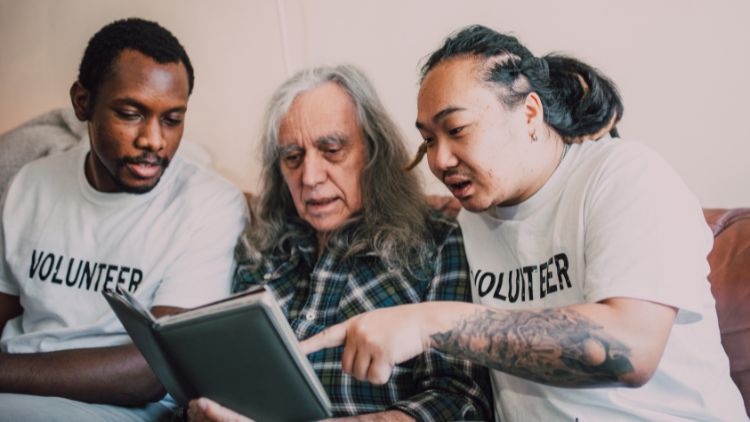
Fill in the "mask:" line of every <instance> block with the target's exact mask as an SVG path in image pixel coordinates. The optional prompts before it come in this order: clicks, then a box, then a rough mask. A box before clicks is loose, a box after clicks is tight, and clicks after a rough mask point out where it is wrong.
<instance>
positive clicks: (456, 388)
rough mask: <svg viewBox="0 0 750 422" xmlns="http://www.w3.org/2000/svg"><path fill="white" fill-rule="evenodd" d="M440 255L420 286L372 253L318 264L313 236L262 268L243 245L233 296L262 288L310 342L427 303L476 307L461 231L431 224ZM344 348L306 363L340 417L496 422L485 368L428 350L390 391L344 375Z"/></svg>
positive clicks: (404, 367) (402, 368)
mask: <svg viewBox="0 0 750 422" xmlns="http://www.w3.org/2000/svg"><path fill="white" fill-rule="evenodd" d="M428 222H429V227H430V230H431V232H432V233H433V236H434V238H435V243H436V245H437V251H436V255H435V260H434V267H433V268H430V269H428V270H427V273H431V274H430V276H427V277H424V279H422V280H420V279H417V278H416V277H414V276H412V275H410V274H406V273H404V272H400V271H396V270H388V269H387V268H386V267H385V265H384V264H383V263H382V262H381V260H380V259H379V258H378V257H377V255H376V254H374V253H364V254H358V255H356V256H353V257H349V258H346V259H343V257H342V256H337V255H336V254H334V253H331V252H330V251H328V250H324V251H323V252H322V253H321V255H320V257H319V258H318V259H317V260H316V255H317V250H316V247H317V243H316V238H315V234H314V232H312V230H311V232H310V236H309V238H308V239H307V240H306V241H305V242H300V243H299V244H296V245H293V246H292V248H291V252H290V253H288V254H284V256H272V257H264V258H263V259H264V260H263V262H262V265H260V267H259V269H256V270H254V271H253V270H251V269H249V267H248V265H247V260H243V258H242V257H243V256H246V255H243V251H242V245H243V242H240V243H239V246H238V251H237V256H238V264H239V265H238V268H237V272H236V274H235V279H234V286H233V290H234V291H241V290H245V289H247V288H249V287H251V286H254V285H258V284H263V285H265V286H266V287H267V288H269V289H270V290H271V291H272V292H273V293H274V294H275V296H276V298H277V300H278V301H279V304H280V305H281V308H282V309H283V311H284V313H285V315H286V317H287V319H288V321H289V323H290V324H291V326H292V329H293V330H294V332H295V334H296V335H297V338H299V339H305V338H307V337H310V336H312V335H314V334H316V333H318V332H320V331H322V330H324V329H325V328H327V327H329V326H331V325H334V324H337V323H339V322H342V321H345V320H347V319H349V318H350V317H353V316H355V315H358V314H361V313H363V312H367V311H370V310H373V309H377V308H383V307H388V306H395V305H400V304H408V303H417V302H423V301H435V300H441V301H442V300H447V301H470V300H471V292H470V287H469V280H468V264H467V262H466V257H465V255H464V249H463V239H462V237H461V231H460V228H459V227H458V224H457V223H455V222H454V221H450V220H446V219H444V218H442V217H440V216H438V215H437V214H435V215H432V216H430V217H429V219H428ZM342 353H343V347H337V348H330V349H325V350H321V351H318V352H316V353H313V354H311V355H309V356H308V358H309V359H310V362H311V363H312V367H313V369H314V370H315V372H316V374H317V375H318V377H319V378H320V380H321V383H322V384H323V387H324V388H325V390H326V392H327V393H328V396H329V398H330V399H331V403H332V404H333V413H334V415H335V416H351V415H358V414H364V413H372V412H379V411H383V410H387V409H398V410H401V411H403V412H405V413H407V414H409V415H411V416H412V417H414V418H415V419H417V420H420V421H449V420H450V421H455V420H465V419H472V420H477V419H480V420H490V419H491V412H492V410H491V406H490V402H489V400H490V397H491V390H490V384H489V377H488V373H487V371H486V369H485V368H483V367H480V366H476V365H474V364H472V363H470V362H468V361H466V360H463V359H459V358H455V357H452V356H448V355H445V354H443V353H441V352H438V351H436V350H430V351H428V352H427V353H424V354H422V355H420V356H418V357H416V358H414V359H411V360H409V361H407V362H404V363H402V364H400V365H397V366H396V367H395V368H394V371H393V374H392V375H391V378H390V379H389V380H388V382H387V383H385V384H384V385H373V384H370V383H368V382H361V381H357V380H356V379H354V378H352V377H351V376H349V375H348V374H345V373H344V372H343V371H342V370H341V357H342Z"/></svg>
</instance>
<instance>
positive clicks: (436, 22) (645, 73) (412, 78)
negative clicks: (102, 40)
mask: <svg viewBox="0 0 750 422" xmlns="http://www.w3.org/2000/svg"><path fill="white" fill-rule="evenodd" d="M127 16H141V17H145V18H149V19H154V20H157V21H159V22H161V23H162V24H163V25H164V26H166V27H167V28H169V29H170V30H172V31H173V32H174V33H175V34H176V35H177V36H178V38H180V40H181V41H182V42H183V44H184V45H185V47H186V48H187V50H188V53H189V54H190V56H191V59H192V60H193V64H194V66H195V68H196V88H195V92H194V94H193V97H192V99H191V101H190V112H189V114H188V127H187V130H186V135H185V136H186V138H189V139H191V140H192V141H194V142H197V143H200V144H202V145H204V146H205V147H206V148H207V149H208V150H209V151H210V153H211V155H212V156H213V159H214V162H215V164H216V167H217V168H218V169H219V170H220V171H221V172H222V173H223V174H224V175H226V176H227V177H228V178H229V179H230V180H232V181H234V182H235V183H237V184H238V185H239V186H241V187H242V188H244V189H249V190H255V189H256V182H257V177H258V172H257V167H258V166H257V161H256V159H255V158H254V157H255V144H256V140H257V134H258V132H259V125H260V121H261V118H262V113H263V106H264V104H265V102H266V101H267V99H268V97H269V96H270V94H271V92H272V90H273V89H274V87H275V86H276V85H278V84H279V83H280V82H281V81H283V80H284V79H285V77H286V76H288V75H289V74H290V72H293V71H295V70H298V69H300V68H302V67H305V66H310V65H316V64H337V63H342V62H349V63H353V64H356V65H358V66H360V67H361V68H363V69H364V70H365V71H366V72H367V73H368V74H369V75H370V77H371V78H372V80H373V82H374V83H375V85H376V87H377V88H378V90H379V92H380V94H381V96H382V99H383V101H384V102H385V103H386V105H387V107H388V108H389V110H390V111H391V112H392V114H393V115H394V117H395V119H396V121H397V122H398V123H399V124H400V125H401V127H402V130H403V131H404V133H405V134H406V135H407V138H408V139H409V141H410V148H412V149H413V150H415V149H416V147H417V145H418V143H419V141H420V140H419V135H418V133H417V132H416V130H415V129H414V128H413V122H414V118H415V115H416V110H415V97H416V92H417V77H418V62H419V60H420V59H421V58H423V57H424V56H425V55H426V54H427V53H429V52H430V51H431V50H432V49H434V48H436V47H437V46H438V45H439V43H440V41H441V40H442V39H443V37H444V36H445V35H447V34H448V33H449V32H451V31H453V30H455V29H457V28H459V27H461V26H464V25H467V24H470V23H482V24H486V25H489V26H492V27H494V28H496V29H500V30H503V31H512V32H514V33H515V34H516V35H518V36H519V37H520V38H521V39H522V41H524V42H525V44H526V45H527V46H528V47H529V48H530V49H531V50H532V51H533V52H535V53H537V54H539V55H541V54H545V53H547V52H550V51H561V52H565V53H569V54H573V55H575V56H578V57H579V58H581V59H583V60H585V61H587V62H589V63H591V64H593V65H595V66H598V67H599V68H600V69H602V70H603V71H604V72H605V73H606V74H608V75H609V76H610V77H611V78H612V79H614V80H615V81H616V82H617V84H618V85H619V87H620V89H621V92H622V94H623V97H624V100H625V106H626V113H625V117H624V119H623V122H622V123H621V126H620V130H621V133H622V134H623V136H626V137H629V138H638V139H641V140H643V141H645V142H647V143H648V144H650V145H651V146H653V148H655V149H656V150H657V151H659V152H660V153H661V154H662V155H663V156H664V157H665V158H666V159H667V161H669V162H670V163H671V164H672V165H673V166H674V167H675V168H676V170H677V171H678V172H679V173H680V174H681V175H682V177H683V179H684V180H685V181H686V183H687V184H688V186H689V187H690V188H691V189H692V190H693V191H694V192H695V193H696V195H697V196H698V198H699V199H700V201H701V203H702V204H703V205H704V206H714V207H716V206H721V207H733V206H750V165H749V164H748V160H750V134H748V130H747V129H746V127H745V125H746V123H747V120H746V119H748V116H749V115H750V106H748V105H747V101H748V99H750V79H749V78H748V76H747V75H750V26H748V25H746V23H745V22H746V20H747V18H748V17H750V2H748V1H747V0H715V1H712V2H708V1H698V0H663V1H652V0H633V1H629V2H609V1H600V0H567V1H555V0H549V1H500V0H494V1H490V0H465V1H458V0H451V1H449V0H411V1H409V0H399V1H397V0H378V1H375V0H372V1H364V0H254V1H246V0H220V1H200V0H161V1H151V0H130V1H128V2H124V1H111V0H110V1H102V0H67V1H60V0H0V98H1V99H0V132H2V131H5V130H8V129H10V128H12V127H14V126H16V125H18V124H20V123H21V122H23V121H24V120H26V119H28V118H30V117H32V116H34V115H36V114H39V113H41V112H43V111H45V110H47V109H50V108H53V107H60V106H65V105H67V104H68V98H67V91H68V88H69V86H70V84H71V82H72V81H73V80H74V79H75V77H76V72H77V66H78V62H79V60H80V57H81V54H82V52H83V49H84V47H85V44H86V41H87V40H88V38H89V37H90V36H91V35H92V34H93V33H94V32H95V31H96V30H97V29H98V28H99V27H101V26H102V25H104V24H105V23H107V22H109V21H112V20H114V19H117V18H121V17H127ZM0 153H2V152H1V151H0ZM421 170H422V171H423V172H424V173H425V177H424V180H425V183H426V186H427V188H428V190H430V191H434V192H438V191H442V190H441V188H440V186H439V184H438V183H437V182H436V181H434V180H433V178H432V176H430V175H429V174H428V173H427V169H426V166H425V165H424V164H423V165H422V166H421Z"/></svg>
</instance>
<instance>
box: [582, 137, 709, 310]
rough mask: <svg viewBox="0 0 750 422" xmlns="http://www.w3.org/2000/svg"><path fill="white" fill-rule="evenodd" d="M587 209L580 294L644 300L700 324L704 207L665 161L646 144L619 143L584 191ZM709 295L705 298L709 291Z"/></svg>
mask: <svg viewBox="0 0 750 422" xmlns="http://www.w3.org/2000/svg"><path fill="white" fill-rule="evenodd" d="M588 189H589V191H588V192H587V194H586V198H585V203H584V221H585V234H584V236H585V240H584V242H585V260H586V275H585V287H584V294H585V295H586V298H587V300H588V301H592V302H596V301H600V300H604V299H607V298H612V297H629V298H637V299H644V300H648V301H652V302H657V303H661V304H665V305H670V306H674V307H677V308H679V312H678V317H677V322H678V323H680V322H690V321H696V320H698V319H700V314H701V312H702V308H703V307H704V305H705V303H704V302H703V301H704V300H705V298H706V297H707V295H708V297H710V291H709V290H708V289H709V286H708V282H707V276H708V272H709V266H708V262H707V256H708V253H709V251H710V250H711V246H712V242H713V237H712V236H711V232H710V229H709V228H708V226H707V224H706V222H705V219H704V218H703V213H702V210H701V206H700V204H699V203H698V201H697V199H696V198H695V197H694V196H693V194H692V193H691V192H690V191H689V190H688V189H687V187H686V186H685V184H684V183H683V182H682V180H681V179H680V178H679V176H678V175H677V174H676V173H675V172H674V170H672V169H671V168H670V167H669V166H668V165H667V163H666V162H664V161H663V160H662V159H661V158H660V157H659V156H657V155H656V154H655V153H654V152H652V151H651V150H650V149H647V148H646V147H645V146H643V145H640V144H637V143H634V142H628V143H624V144H623V145H619V146H618V148H617V149H616V150H615V151H614V153H613V154H611V155H610V156H609V157H608V158H607V159H605V161H604V162H603V164H602V165H601V167H600V169H599V170H598V172H596V173H595V174H594V176H593V177H592V179H591V181H590V185H589V186H588ZM707 292H708V293H707Z"/></svg>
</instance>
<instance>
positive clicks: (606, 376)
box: [432, 309, 634, 387]
mask: <svg viewBox="0 0 750 422" xmlns="http://www.w3.org/2000/svg"><path fill="white" fill-rule="evenodd" d="M432 339H433V341H434V344H435V347H436V348H437V349H439V350H442V351H444V352H447V353H452V354H457V355H460V356H463V357H465V358H467V359H470V360H472V361H474V362H477V363H480V364H482V365H485V366H487V367H489V368H492V369H496V370H499V371H503V372H507V373H509V374H512V375H515V376H518V377H522V378H525V379H529V380H532V381H536V382H541V383H544V384H552V385H557V386H567V387H594V386H599V385H612V384H617V383H619V382H620V381H621V377H622V376H623V375H626V374H628V373H631V372H633V371H634V368H633V364H632V363H631V361H630V359H631V357H630V349H628V347H626V346H625V345H624V344H623V343H621V342H620V341H618V340H617V339H615V338H613V337H612V336H610V335H608V334H607V333H606V332H604V330H603V327H601V326H600V325H598V324H596V323H594V322H593V321H591V320H590V319H588V318H586V317H584V316H583V315H581V314H579V313H577V312H575V311H571V310H560V309H547V310H542V311H512V312H508V311H493V310H483V311H480V312H477V313H476V314H475V315H473V316H472V317H469V318H466V319H465V320H462V321H461V322H459V323H458V324H457V325H456V327H454V329H452V330H449V331H446V332H443V333H438V334H435V335H433V336H432Z"/></svg>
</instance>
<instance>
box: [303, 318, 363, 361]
mask: <svg viewBox="0 0 750 422" xmlns="http://www.w3.org/2000/svg"><path fill="white" fill-rule="evenodd" d="M350 321H351V320H347V321H344V322H342V323H340V324H336V325H332V326H330V327H328V328H326V329H325V330H323V331H321V332H319V333H318V334H315V335H314V336H312V337H309V338H307V339H306V340H303V341H302V342H300V344H299V345H300V349H302V353H304V354H306V355H309V354H310V353H315V352H317V351H318V350H321V349H327V348H329V347H336V346H341V345H342V344H344V341H345V340H346V330H347V326H348V324H349V322H350Z"/></svg>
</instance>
